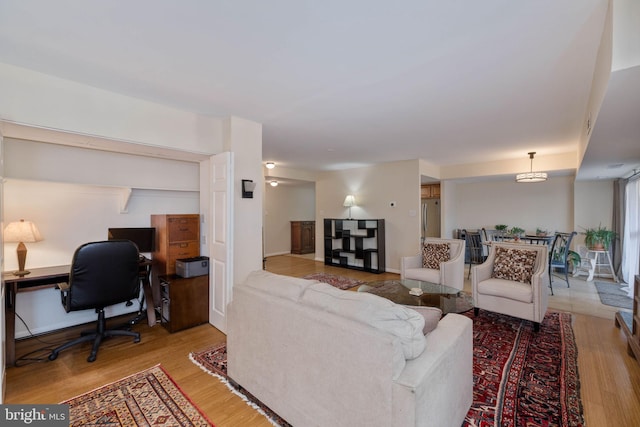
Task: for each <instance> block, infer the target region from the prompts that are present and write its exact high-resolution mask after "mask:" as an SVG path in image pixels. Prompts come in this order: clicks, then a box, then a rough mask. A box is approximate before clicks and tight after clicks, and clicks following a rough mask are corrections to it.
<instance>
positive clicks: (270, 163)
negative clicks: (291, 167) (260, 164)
mask: <svg viewBox="0 0 640 427" xmlns="http://www.w3.org/2000/svg"><path fill="white" fill-rule="evenodd" d="M265 166H266V167H267V169H273V168H275V167H276V164H275V163H273V162H267V163H266V164H265Z"/></svg>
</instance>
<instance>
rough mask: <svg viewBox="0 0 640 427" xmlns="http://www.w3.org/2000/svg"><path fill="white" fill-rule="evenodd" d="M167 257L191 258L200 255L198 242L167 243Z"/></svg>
mask: <svg viewBox="0 0 640 427" xmlns="http://www.w3.org/2000/svg"><path fill="white" fill-rule="evenodd" d="M168 255H169V256H168V259H170V260H174V264H175V260H176V259H181V258H193V257H197V256H199V255H200V244H199V242H197V241H196V242H183V243H169V254H168Z"/></svg>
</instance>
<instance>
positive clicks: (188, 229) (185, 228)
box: [167, 216, 200, 243]
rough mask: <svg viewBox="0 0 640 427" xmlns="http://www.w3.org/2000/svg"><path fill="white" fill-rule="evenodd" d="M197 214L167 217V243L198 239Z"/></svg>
mask: <svg viewBox="0 0 640 427" xmlns="http://www.w3.org/2000/svg"><path fill="white" fill-rule="evenodd" d="M199 220H200V218H199V216H191V217H180V218H169V219H168V220H167V238H168V241H169V243H173V242H187V241H191V240H195V241H196V242H198V241H200V236H198V233H199V231H198V230H199Z"/></svg>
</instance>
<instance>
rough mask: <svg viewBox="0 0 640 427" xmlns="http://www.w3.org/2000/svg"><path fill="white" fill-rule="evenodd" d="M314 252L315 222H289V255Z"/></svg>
mask: <svg viewBox="0 0 640 427" xmlns="http://www.w3.org/2000/svg"><path fill="white" fill-rule="evenodd" d="M315 251H316V223H315V221H291V253H292V254H309V253H313V252H315Z"/></svg>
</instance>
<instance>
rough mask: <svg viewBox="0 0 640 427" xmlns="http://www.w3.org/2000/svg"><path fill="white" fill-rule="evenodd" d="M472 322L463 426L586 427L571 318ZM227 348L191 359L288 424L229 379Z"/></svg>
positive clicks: (483, 314)
mask: <svg viewBox="0 0 640 427" xmlns="http://www.w3.org/2000/svg"><path fill="white" fill-rule="evenodd" d="M466 315H467V316H469V317H470V318H471V319H472V320H473V382H474V388H473V403H472V405H471V409H470V410H469V412H468V414H467V417H466V419H465V421H464V423H463V424H462V425H463V426H464V427H489V426H496V427H525V426H526V427H536V426H539V427H548V426H572V427H581V426H584V420H583V415H582V403H581V401H580V380H579V376H578V361H577V358H578V352H577V348H576V344H575V339H574V336H573V329H572V328H571V314H570V313H552V312H548V313H547V315H546V316H545V319H544V322H542V324H541V325H540V331H539V332H537V333H536V332H534V331H533V323H531V322H529V321H526V320H521V319H517V318H514V317H510V316H505V315H502V314H497V313H491V312H488V311H485V310H480V313H479V315H478V316H477V317H476V316H474V315H473V311H470V312H468V313H466ZM226 351H227V349H226V346H225V344H219V345H217V346H215V347H211V348H208V349H205V350H203V351H199V352H194V353H191V354H190V355H189V358H190V359H191V360H192V361H193V362H194V363H195V364H196V365H198V366H200V367H201V368H202V369H203V370H204V371H205V372H208V373H209V374H211V375H214V376H216V377H218V378H220V379H221V380H222V381H223V382H225V383H226V384H227V386H228V387H229V388H230V389H231V390H232V391H233V392H234V393H236V394H238V395H240V396H241V397H243V398H244V399H245V400H246V401H247V402H248V403H249V404H250V405H252V406H253V407H254V408H256V409H258V410H259V411H260V412H261V413H263V414H265V415H266V416H267V418H269V420H270V421H271V422H272V424H274V425H275V426H288V424H287V423H286V422H285V421H284V420H282V419H281V418H279V417H278V415H277V414H275V413H273V412H272V411H271V410H270V409H269V408H267V407H266V406H264V405H263V404H261V403H260V402H259V401H258V400H257V399H255V398H254V397H253V396H251V395H250V394H249V393H247V392H246V390H244V389H242V388H241V387H234V386H233V385H231V384H230V383H229V382H228V378H227V353H226Z"/></svg>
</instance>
